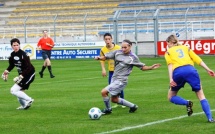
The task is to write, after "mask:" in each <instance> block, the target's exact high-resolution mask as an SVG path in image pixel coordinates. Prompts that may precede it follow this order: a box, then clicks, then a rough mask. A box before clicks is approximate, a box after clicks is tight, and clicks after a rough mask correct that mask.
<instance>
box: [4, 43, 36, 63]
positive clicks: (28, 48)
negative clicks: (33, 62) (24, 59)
mask: <svg viewBox="0 0 215 134" xmlns="http://www.w3.org/2000/svg"><path fill="white" fill-rule="evenodd" d="M20 47H21V49H22V50H23V51H25V52H26V53H27V54H28V55H29V57H30V59H35V58H36V55H35V50H36V44H35V43H34V44H29V43H28V44H21V45H20ZM11 52H13V49H12V48H11V45H10V44H0V60H7V59H8V57H9V56H10V54H11Z"/></svg>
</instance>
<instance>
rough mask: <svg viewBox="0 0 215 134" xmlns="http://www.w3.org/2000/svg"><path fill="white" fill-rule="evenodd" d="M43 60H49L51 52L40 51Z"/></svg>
mask: <svg viewBox="0 0 215 134" xmlns="http://www.w3.org/2000/svg"><path fill="white" fill-rule="evenodd" d="M41 52H42V57H43V59H44V60H45V59H47V58H49V59H50V58H51V50H41Z"/></svg>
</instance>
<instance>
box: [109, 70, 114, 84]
mask: <svg viewBox="0 0 215 134" xmlns="http://www.w3.org/2000/svg"><path fill="white" fill-rule="evenodd" d="M112 76H113V71H109V76H108V84H110V83H111V78H112Z"/></svg>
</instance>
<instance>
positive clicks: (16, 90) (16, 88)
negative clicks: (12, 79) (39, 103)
mask: <svg viewBox="0 0 215 134" xmlns="http://www.w3.org/2000/svg"><path fill="white" fill-rule="evenodd" d="M20 90H21V87H20V86H19V85H17V84H14V85H13V86H12V87H11V89H10V93H11V94H12V95H15V94H16V92H18V91H20Z"/></svg>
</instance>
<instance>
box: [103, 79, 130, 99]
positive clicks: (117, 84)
mask: <svg viewBox="0 0 215 134" xmlns="http://www.w3.org/2000/svg"><path fill="white" fill-rule="evenodd" d="M126 85H127V83H123V82H121V81H119V80H114V81H112V82H111V83H110V85H108V86H106V87H105V89H106V90H108V92H109V93H110V94H111V96H118V95H119V94H120V93H121V91H122V90H124V88H125V87H126Z"/></svg>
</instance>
